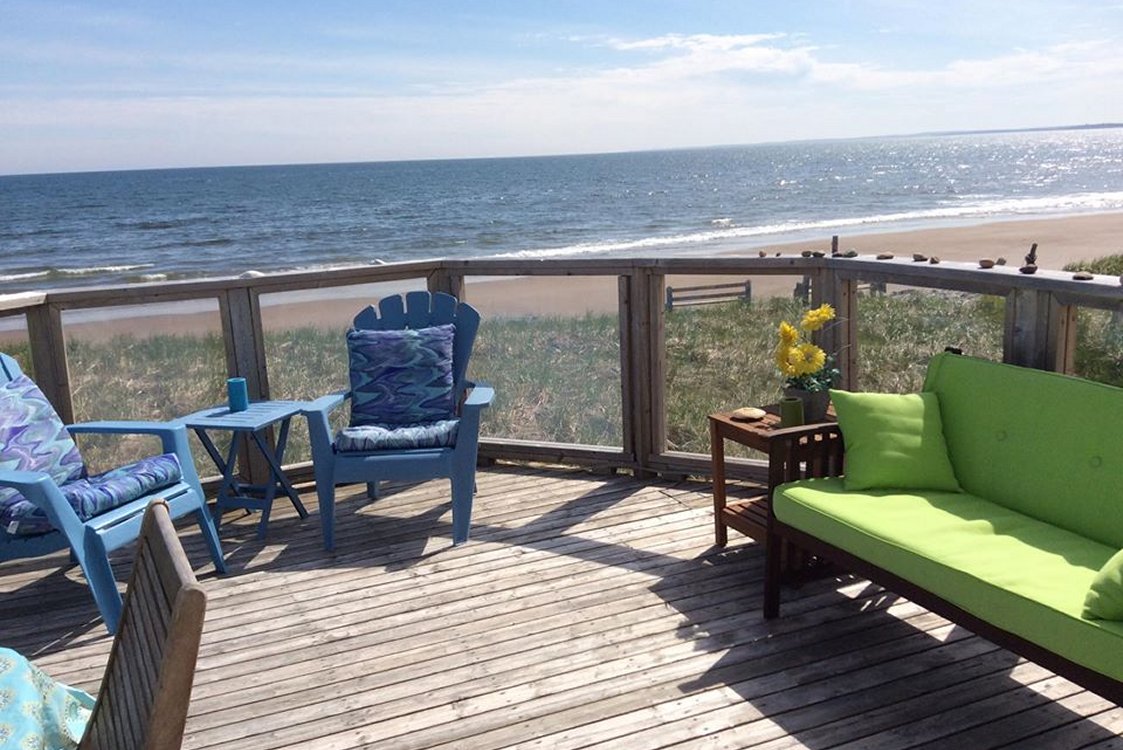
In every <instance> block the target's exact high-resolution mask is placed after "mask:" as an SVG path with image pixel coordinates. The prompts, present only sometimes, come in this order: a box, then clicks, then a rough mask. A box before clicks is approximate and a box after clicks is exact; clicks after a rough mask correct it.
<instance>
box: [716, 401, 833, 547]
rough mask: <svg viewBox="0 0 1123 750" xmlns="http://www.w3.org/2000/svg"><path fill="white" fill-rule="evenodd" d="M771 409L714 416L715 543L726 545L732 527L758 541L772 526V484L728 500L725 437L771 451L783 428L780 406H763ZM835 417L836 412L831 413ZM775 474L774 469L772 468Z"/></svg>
mask: <svg viewBox="0 0 1123 750" xmlns="http://www.w3.org/2000/svg"><path fill="white" fill-rule="evenodd" d="M763 408H764V410H765V411H766V412H767V413H766V414H765V416H764V417H763V418H762V419H758V420H755V421H752V422H743V421H738V420H735V419H733V417H731V416H730V412H715V413H713V414H711V415H710V416H709V419H710V456H711V459H712V460H713V483H714V543H715V544H716V545H717V546H718V547H724V546H725V545H726V544H727V543H728V541H729V529H730V528H732V529H735V530H737V531H739V532H741V533H742V534H744V535H745V536H748V537H751V538H752V539H754V540H755V541H757V542H761V543H763V542H764V540H765V534H766V533H767V530H768V512H769V503H770V502H771V498H772V490H773V489H775V488H774V487H772V486H771V483H770V486H768V487H767V489H766V490H765V491H764V492H763V493H761V494H759V495H754V496H753V497H750V498H748V499H747V500H738V501H736V502H732V503H730V502H726V498H725V441H726V440H732V441H733V442H735V443H740V444H741V445H744V446H747V447H749V448H753V449H755V450H758V451H761V452H762V453H765V454H769V453H770V443H771V440H772V433H774V432H776V431H777V430H779V429H780V414H779V408H778V407H776V406H774V405H773V406H765V407H763ZM827 419H828V420H829V421H832V422H833V421H834V412H833V410H831V411H830V412H828V414H827ZM769 473H770V474H771V472H769Z"/></svg>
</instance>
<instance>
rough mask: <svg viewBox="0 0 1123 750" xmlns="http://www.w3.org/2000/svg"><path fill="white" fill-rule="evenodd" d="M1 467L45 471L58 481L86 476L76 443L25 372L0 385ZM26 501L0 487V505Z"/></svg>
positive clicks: (17, 494)
mask: <svg viewBox="0 0 1123 750" xmlns="http://www.w3.org/2000/svg"><path fill="white" fill-rule="evenodd" d="M0 469H7V470H10V471H42V472H46V473H47V474H50V476H51V478H52V479H54V480H55V482H56V483H58V484H64V483H66V482H69V481H71V480H74V479H80V478H82V477H84V476H86V467H85V465H84V464H83V463H82V456H81V455H80V454H79V453H78V446H77V445H75V444H74V440H73V438H71V437H70V433H69V432H67V431H66V427H65V426H64V425H63V423H62V420H61V419H59V418H58V414H56V413H55V410H54V407H52V406H51V403H50V402H49V401H47V397H46V396H44V395H43V392H42V391H41V390H39V386H37V385H35V382H34V381H33V380H31V378H29V377H27V376H26V375H20V376H19V377H17V378H16V379H14V380H11V381H9V382H7V383H4V384H3V385H0ZM25 502H27V501H26V500H25V499H24V497H23V495H21V494H20V493H19V492H17V491H16V490H14V489H12V488H11V487H0V508H6V507H8V506H11V505H13V504H16V503H25Z"/></svg>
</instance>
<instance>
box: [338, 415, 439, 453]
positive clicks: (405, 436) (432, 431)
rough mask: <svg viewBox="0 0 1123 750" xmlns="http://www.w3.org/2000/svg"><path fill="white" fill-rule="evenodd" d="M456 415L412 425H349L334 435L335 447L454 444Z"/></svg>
mask: <svg viewBox="0 0 1123 750" xmlns="http://www.w3.org/2000/svg"><path fill="white" fill-rule="evenodd" d="M459 426H460V420H459V419H442V420H439V421H437V422H428V423H426V424H414V425H399V426H393V425H377V424H369V425H362V426H359V427H348V428H346V429H343V430H340V431H339V434H337V435H336V436H335V448H336V450H338V451H340V452H341V453H369V452H371V451H385V450H410V449H412V448H451V447H453V446H454V445H456V431H457V427H459Z"/></svg>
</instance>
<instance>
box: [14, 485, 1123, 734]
mask: <svg viewBox="0 0 1123 750" xmlns="http://www.w3.org/2000/svg"><path fill="white" fill-rule="evenodd" d="M446 487H447V485H445V484H443V483H439V482H431V483H427V484H423V485H417V486H412V487H401V488H397V489H392V490H391V491H390V492H388V493H387V494H386V496H385V497H384V498H383V499H382V500H379V501H378V502H377V503H374V502H370V501H367V500H366V499H364V498H362V497H361V496H359V495H358V494H357V493H352V494H350V495H347V496H346V497H345V499H344V500H342V501H341V503H340V509H339V510H338V511H337V517H338V518H337V526H338V529H337V551H336V553H334V554H330V553H326V552H324V551H323V548H322V544H321V539H320V534H319V524H318V518H317V516H316V514H315V513H313V514H312V516H311V517H310V518H308V519H307V520H303V521H302V520H300V519H299V518H297V517H296V516H295V514H293V513H292V512H291V510H287V511H283V512H282V511H281V510H280V508H278V511H279V512H278V513H277V514H276V516H275V518H274V521H273V522H272V524H271V527H270V534H269V538H268V539H267V540H266V541H264V542H260V541H258V540H257V539H256V538H255V537H254V531H255V529H254V523H253V521H254V519H253V518H252V517H243V518H237V517H228V521H229V522H228V523H227V524H225V525H224V527H223V531H222V537H223V543H224V545H225V547H226V552H227V557H228V559H229V564H230V568H231V573H230V574H229V575H227V576H225V577H221V578H219V577H215V576H214V575H213V569H212V568H211V567H210V566H209V565H208V564H207V562H206V560H207V556H206V551H205V550H204V549H203V547H202V545H201V543H200V541H199V540H198V538H197V537H196V535H194V534H193V532H192V531H191V530H190V529H189V528H186V527H185V529H184V540H185V544H186V547H187V549H188V554H189V556H190V557H191V559H192V562H193V563H194V564H196V565H198V566H199V568H198V570H199V572H200V575H201V580H202V582H203V584H204V586H205V588H206V589H207V592H208V595H209V597H210V602H209V609H208V616H207V626H206V631H205V633H204V638H203V644H202V648H201V652H200V657H199V669H198V672H197V675H196V683H195V691H194V694H193V700H192V705H191V713H190V716H189V719H188V724H187V736H186V740H185V745H184V746H185V747H187V748H232V749H235V748H255V749H262V750H266V749H268V748H277V749H280V748H309V749H311V750H329V749H338V750H343V749H344V748H357V747H376V748H444V749H448V750H451V749H452V748H472V749H473V750H486V749H487V748H509V747H519V748H528V749H530V748H535V749H537V750H566V749H571V750H576V749H577V748H584V747H607V748H615V747H619V748H628V750H632V749H633V748H666V747H676V748H694V747H706V748H742V747H760V748H794V747H811V748H828V747H831V748H833V747H854V748H898V747H943V746H955V747H972V748H976V747H978V748H982V747H1000V746H1004V745H1008V746H1011V747H1040V748H1046V747H1048V748H1052V747H1063V748H1078V747H1084V746H1092V745H1100V746H1105V747H1106V746H1110V745H1111V743H1113V742H1116V741H1117V738H1116V733H1117V732H1118V731H1119V730H1120V729H1121V728H1123V709H1120V708H1118V707H1115V706H1113V705H1111V704H1109V703H1107V702H1105V701H1103V700H1102V699H1100V698H1099V697H1097V696H1095V695H1094V694H1091V693H1088V692H1087V691H1084V690H1081V689H1080V688H1078V687H1076V686H1075V685H1072V684H1071V683H1069V682H1067V681H1064V680H1061V679H1059V678H1057V677H1055V676H1054V675H1052V674H1051V673H1049V672H1047V671H1046V670H1044V669H1041V668H1040V667H1038V666H1036V665H1034V664H1032V663H1029V662H1025V661H1024V660H1020V659H1018V658H1017V657H1015V656H1013V655H1011V654H1009V653H1008V652H1006V651H1003V650H1002V649H999V648H997V647H996V646H994V645H993V644H991V643H989V642H987V641H985V640H983V639H981V638H978V637H977V636H975V635H973V634H971V633H970V632H968V631H966V630H964V629H962V628H959V627H956V626H953V625H952V624H950V623H948V622H947V621H946V620H943V619H942V618H940V617H937V616H935V615H933V614H931V613H929V612H927V611H925V610H923V609H921V608H920V607H917V606H916V605H914V604H912V603H911V602H908V601H906V600H903V599H900V598H898V597H895V596H893V595H891V594H887V593H885V592H883V591H881V590H880V589H878V588H876V587H873V586H870V585H869V584H868V583H866V582H864V581H861V580H855V579H852V578H850V577H848V576H841V577H833V578H832V577H825V578H821V579H819V580H816V581H812V582H809V583H807V584H805V585H803V586H802V587H800V588H799V589H798V590H788V591H787V592H786V599H787V601H786V602H785V606H784V616H783V617H782V618H780V619H779V620H777V621H773V622H765V621H764V620H763V619H762V618H761V617H760V612H759V607H760V602H761V597H762V574H763V555H762V554H761V550H760V549H759V547H758V546H756V545H755V544H752V543H749V542H747V541H746V542H743V543H742V542H741V541H737V543H736V544H734V545H733V546H731V547H730V548H729V549H727V550H724V551H718V550H713V549H711V548H710V544H711V540H712V524H711V519H710V516H709V513H710V512H711V511H710V510H709V507H710V497H709V494H708V488H707V487H706V486H704V485H696V484H688V483H683V484H678V485H671V484H667V483H661V482H642V481H637V480H634V479H632V478H630V477H593V476H589V475H587V474H584V473H581V472H577V471H566V470H547V469H534V468H509V467H507V468H499V469H496V470H492V471H486V472H481V473H480V475H479V495H478V498H477V501H476V512H475V514H474V518H473V521H474V528H473V541H472V542H471V543H470V544H468V545H464V546H461V547H457V548H453V547H450V546H449V537H450V526H449V520H450V519H449V515H450V514H449V505H448V501H447V498H446V495H447V489H446ZM313 506H314V503H313ZM64 562H65V558H64V557H62V556H54V557H52V558H44V559H41V560H35V561H26V562H22V561H21V562H15V563H6V564H4V565H3V566H0V616H2V620H0V622H2V626H0V643H2V644H3V645H8V646H12V647H14V648H17V649H19V650H21V651H23V652H25V653H28V654H31V655H33V656H34V658H35V659H36V661H37V662H38V663H39V664H41V665H42V666H44V667H45V668H46V669H47V670H48V671H49V672H51V673H52V674H53V675H55V676H56V677H58V678H60V679H63V680H67V681H70V682H72V683H75V684H78V685H80V686H82V687H84V688H86V689H88V690H95V689H96V688H97V680H98V678H99V676H100V674H101V671H102V669H103V668H104V664H105V659H106V657H107V655H108V647H109V638H108V637H106V636H105V635H104V633H103V632H102V628H101V624H100V621H98V620H96V618H95V616H94V614H93V612H94V609H93V607H92V604H91V602H90V600H89V595H88V593H87V592H86V590H85V589H84V587H83V586H82V585H81V580H80V577H79V574H78V573H76V572H75V571H73V570H63V566H62V564H63V563H64ZM115 564H117V566H118V570H119V572H120V575H121V578H122V579H123V578H124V577H125V574H126V572H127V567H128V562H127V555H123V556H120V557H119V559H117V560H115ZM44 612H47V613H49V616H48V617H44V616H43V613H44Z"/></svg>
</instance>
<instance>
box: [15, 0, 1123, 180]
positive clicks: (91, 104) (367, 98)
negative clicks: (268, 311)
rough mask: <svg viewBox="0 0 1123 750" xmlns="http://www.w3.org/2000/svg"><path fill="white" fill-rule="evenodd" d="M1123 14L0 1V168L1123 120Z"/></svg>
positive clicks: (1059, 0)
mask: <svg viewBox="0 0 1123 750" xmlns="http://www.w3.org/2000/svg"><path fill="white" fill-rule="evenodd" d="M1120 39H1123V0H1111V1H1110V2H1082V1H1077V0H1072V1H1066V0H1001V1H999V0H970V1H961V0H944V1H942V2H932V1H931V0H916V1H914V0H834V1H831V0H821V1H820V2H811V1H804V0H764V1H759V2H758V1H757V0H681V1H680V0H649V1H646V2H638V1H634V0H595V1H594V0H541V1H540V0H494V1H492V2H486V1H480V2H470V1H469V0H459V1H454V0H377V1H376V0H367V1H366V2H356V1H354V0H352V1H351V2H343V1H339V0H316V1H315V2H307V1H303V2H294V1H290V0H267V1H263V0H235V1H233V2H225V1H221V2H220V1H214V0H192V1H191V2H180V1H177V2H159V1H155V0H149V1H148V2H101V1H100V0H87V1H85V2H73V3H58V2H52V0H0V174H20V173H37V172H69V171H88V170H103V169H134V168H156V167H187V166H219V165H245V164H292V163H321V162H351V161H378V160H396V159H429V158H463V157H493V156H518V155H537V154H562V153H596V152H611V151H635V150H647V149H661V148H680V147H696V146H707V145H725V144H741V143H757V142H765V141H786V140H800V139H820V138H849V137H860V136H872V135H886V134H900V133H915V132H928V131H940V130H970V129H991V128H1020V127H1039V126H1050V125H1060V124H1083V123H1097V122H1109V121H1115V122H1118V121H1123V44H1119V43H1118V41H1119V40H1120Z"/></svg>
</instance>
